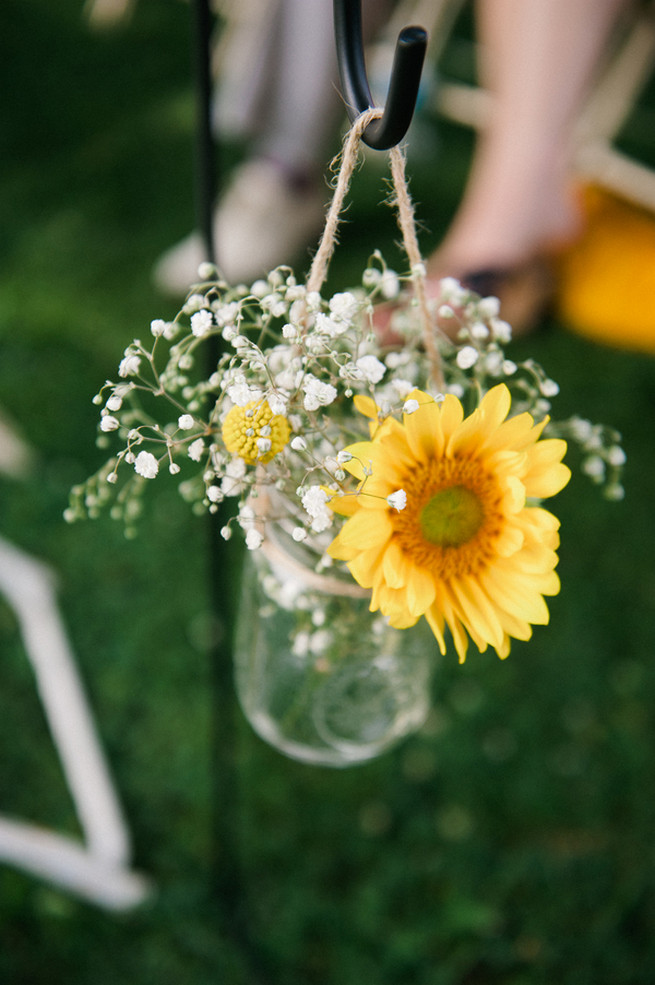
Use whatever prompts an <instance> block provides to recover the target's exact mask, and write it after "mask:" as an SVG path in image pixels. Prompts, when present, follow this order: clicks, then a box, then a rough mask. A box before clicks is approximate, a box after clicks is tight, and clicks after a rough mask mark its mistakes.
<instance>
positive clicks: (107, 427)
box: [100, 414, 120, 431]
mask: <svg viewBox="0 0 655 985" xmlns="http://www.w3.org/2000/svg"><path fill="white" fill-rule="evenodd" d="M119 427H120V422H119V421H118V420H117V418H115V417H112V416H111V414H105V415H104V417H102V418H101V419H100V430H101V431H115V430H116V429H117V428H119Z"/></svg>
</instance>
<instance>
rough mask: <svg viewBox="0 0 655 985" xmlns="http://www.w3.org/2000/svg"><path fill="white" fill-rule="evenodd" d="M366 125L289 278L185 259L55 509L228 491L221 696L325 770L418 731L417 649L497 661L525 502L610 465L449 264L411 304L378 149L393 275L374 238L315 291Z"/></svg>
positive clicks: (509, 616)
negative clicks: (233, 543) (194, 275)
mask: <svg viewBox="0 0 655 985" xmlns="http://www.w3.org/2000/svg"><path fill="white" fill-rule="evenodd" d="M367 122H368V120H367V119H366V118H365V116H364V119H363V120H362V121H361V122H359V123H356V124H355V125H354V126H353V128H352V130H351V131H350V133H349V135H348V138H347V141H346V144H345V146H344V152H343V158H342V163H341V170H340V173H339V179H338V182H337V188H336V191H335V194H334V198H333V201H332V205H331V208H330V211H329V213H328V216H327V220H326V228H325V232H324V235H323V239H322V241H321V243H320V245H319V249H318V252H317V254H316V256H315V258H314V263H313V265H312V269H311V271H310V274H309V276H308V278H307V280H306V281H301V280H298V279H297V277H296V276H295V275H294V273H293V271H292V270H291V269H288V268H279V269H276V270H273V271H271V272H270V273H269V274H268V276H267V277H265V278H263V279H261V280H258V281H257V282H256V283H254V284H251V285H239V286H230V285H228V284H226V283H225V282H224V281H222V280H221V278H220V276H219V275H218V273H217V271H215V270H214V269H213V268H210V267H209V266H208V265H204V267H203V268H201V270H200V271H199V275H200V277H201V281H200V282H199V283H198V284H197V285H196V286H195V287H194V288H193V290H192V292H191V293H190V294H189V296H188V297H187V300H186V302H185V304H184V306H183V308H182V310H181V311H180V312H179V314H178V315H177V316H176V317H175V319H173V320H172V321H165V320H162V319H156V320H154V321H152V323H151V325H150V334H149V338H148V341H147V342H146V341H142V340H141V339H135V340H134V341H132V342H131V343H130V344H129V345H128V346H127V348H126V349H125V352H124V355H123V358H122V360H121V362H120V365H119V367H118V376H117V378H115V379H114V380H111V381H109V380H108V381H107V382H106V383H105V385H104V386H103V387H102V389H101V390H100V392H99V393H98V394H97V395H96V397H95V398H94V401H95V403H96V404H97V405H98V406H99V407H100V408H101V409H100V422H99V430H100V441H101V443H102V444H109V443H111V444H113V445H114V447H115V450H114V452H113V453H112V454H111V456H110V457H109V459H108V460H107V461H106V462H105V463H104V464H103V466H102V467H101V468H100V469H99V471H98V472H97V473H96V474H95V475H93V476H92V477H90V478H89V479H88V480H87V481H86V482H85V483H84V484H82V485H80V486H77V487H75V489H73V491H72V494H71V502H70V506H69V508H68V510H67V512H66V517H67V519H69V520H75V519H78V518H81V517H85V516H91V517H93V516H96V515H98V514H99V513H100V512H101V511H102V510H103V509H104V508H105V507H106V508H108V509H109V510H110V512H111V515H112V516H113V517H115V518H116V519H118V520H120V521H122V522H123V523H124V524H125V528H126V531H127V532H128V534H131V533H133V532H134V529H135V524H136V522H137V519H138V516H139V513H140V511H141V509H142V505H143V493H144V491H145V490H146V488H147V487H148V486H150V485H151V484H152V483H153V482H159V481H161V479H162V476H167V477H168V478H169V480H170V479H171V477H172V478H173V481H176V482H177V483H178V484H179V490H180V493H181V495H182V497H183V499H184V500H185V501H186V502H187V503H188V504H190V506H191V507H192V508H193V509H194V510H195V511H198V512H204V511H207V512H209V513H210V514H212V513H216V512H217V511H218V510H219V507H221V509H222V511H224V509H225V506H224V504H226V503H227V504H229V505H230V506H231V509H230V510H229V514H230V515H229V517H228V519H227V522H226V523H225V524H224V525H223V527H222V529H221V534H222V536H223V537H224V538H225V539H228V538H230V537H232V536H233V535H234V534H235V533H238V534H242V535H243V537H244V539H245V546H246V548H247V549H248V552H249V553H250V554H251V555H252V558H253V560H254V561H255V565H254V569H253V572H254V573H252V578H254V584H255V586H256V589H257V592H258V593H259V594H257V592H255V593H254V594H253V591H252V587H253V586H252V585H250V587H249V589H248V592H247V593H246V594H244V600H245V599H246V598H248V599H253V598H257V600H258V601H257V606H258V609H257V612H256V613H255V614H254V616H253V613H252V612H251V611H248V612H247V613H245V612H244V617H243V619H242V627H241V630H240V632H239V635H238V639H237V683H238V685H239V693H240V696H241V700H242V704H243V706H244V709H245V710H246V713H247V714H248V717H249V718H250V720H251V722H252V723H253V725H254V727H255V728H256V729H257V731H258V732H259V733H260V734H261V735H263V736H264V737H265V738H267V739H268V740H269V741H271V742H272V743H273V744H275V745H276V746H277V747H278V748H280V749H282V750H283V751H284V752H286V753H287V754H289V755H291V756H295V757H297V758H300V759H304V760H307V761H310V762H317V763H324V764H329V765H344V764H347V763H350V762H357V761H360V760H362V759H366V758H370V756H373V755H377V754H378V753H379V752H380V751H381V750H383V749H385V748H387V747H388V746H389V745H390V744H392V743H393V742H395V741H397V739H398V738H399V737H401V736H402V735H405V734H407V733H408V732H411V731H413V730H414V729H416V728H417V727H419V726H420V724H421V723H422V721H423V720H424V718H425V714H426V712H427V709H428V707H429V698H428V692H429V678H430V673H431V669H432V665H433V662H434V661H433V658H434V655H435V653H436V652H440V653H441V654H442V655H445V654H446V653H447V651H448V649H449V648H450V647H451V646H452V648H453V649H454V651H455V653H456V654H457V657H458V659H459V660H460V661H463V660H464V659H465V657H466V655H467V652H468V648H469V644H470V642H472V643H473V644H474V645H475V647H476V648H477V649H478V650H481V651H482V650H485V649H486V648H487V647H492V648H494V649H495V650H496V652H497V653H498V655H499V656H500V657H506V656H507V655H508V653H509V651H510V646H511V640H512V639H520V640H527V639H529V638H530V636H531V633H532V627H533V626H534V625H541V624H545V623H546V622H547V621H548V609H547V604H546V601H545V600H546V598H547V597H549V596H553V595H555V594H556V593H557V592H558V591H559V587H560V586H559V579H558V576H557V574H556V570H555V569H556V566H557V561H558V558H557V547H558V543H559V539H558V537H559V535H558V527H559V523H558V520H557V518H556V517H555V515H554V514H553V513H552V512H550V511H549V510H548V509H546V508H545V507H544V505H543V503H544V501H545V500H548V499H550V498H551V497H552V496H554V495H555V494H556V493H557V492H559V491H560V490H561V489H562V488H563V486H564V485H565V484H566V482H567V481H568V478H569V475H570V472H569V468H568V467H567V465H565V464H564V463H563V458H564V455H565V452H566V450H567V442H575V443H577V444H578V445H579V448H580V450H581V453H582V454H581V468H582V470H583V471H584V472H586V473H587V474H588V475H589V476H590V477H591V478H592V479H593V480H594V481H595V482H596V483H598V484H599V485H601V486H602V487H603V488H604V491H605V494H606V495H608V496H609V497H612V498H620V497H621V496H622V488H621V485H620V472H621V466H622V464H623V461H624V457H625V456H624V453H623V450H622V448H621V446H620V438H619V435H618V434H616V432H615V431H613V430H612V429H611V428H608V427H605V426H603V425H596V424H592V423H591V422H589V421H587V420H584V419H581V418H579V417H574V418H572V419H569V420H564V421H559V420H557V419H553V418H551V416H550V415H551V402H552V400H553V398H554V397H555V396H556V395H557V393H558V386H557V384H556V383H555V382H554V381H553V380H552V379H551V378H550V377H549V376H548V374H547V373H546V372H545V371H544V370H543V369H542V367H541V366H540V365H538V364H537V363H536V362H535V361H534V360H531V359H529V360H526V361H523V362H520V363H517V362H514V361H513V360H512V359H511V358H508V356H507V354H506V351H505V347H506V345H507V343H508V342H509V341H510V338H511V328H510V326H509V325H508V324H507V323H506V322H505V321H503V319H502V317H501V316H502V312H500V311H499V303H498V301H497V299H496V298H482V297H479V296H477V295H475V294H473V293H472V292H471V291H468V290H466V289H464V288H463V287H462V286H461V285H460V284H459V283H457V282H456V281H454V280H451V279H447V280H444V281H443V282H442V284H441V293H440V297H439V299H438V301H430V300H429V299H428V298H427V297H426V293H425V286H424V277H425V269H424V266H423V262H422V259H421V257H420V254H419V251H418V246H417V243H416V235H415V229H414V218H413V209H412V204H411V200H410V198H409V194H408V191H407V185H406V181H405V175H404V161H403V157H402V154H401V152H400V151H399V150H398V149H397V148H394V149H393V150H392V151H391V152H390V157H391V167H392V179H393V186H394V190H395V205H396V207H397V210H398V221H399V225H400V228H401V231H402V234H403V242H404V245H405V250H406V253H407V257H408V268H409V269H408V272H407V273H406V274H401V273H398V272H396V271H394V270H391V269H390V268H389V267H388V266H387V265H386V264H385V261H384V259H383V257H382V256H381V255H380V253H379V252H377V251H375V252H373V254H372V257H371V260H370V262H369V264H368V265H367V267H366V269H365V270H364V271H363V274H362V278H361V283H360V284H358V285H357V286H355V287H353V288H352V289H350V290H347V291H340V292H339V293H335V294H333V295H332V296H326V295H325V293H324V289H323V283H324V280H325V273H326V269H327V264H328V261H329V257H330V255H331V252H332V250H333V249H334V243H335V230H336V224H337V221H338V216H339V213H340V211H341V208H342V206H343V201H344V198H345V195H346V193H347V189H348V184H349V180H350V174H351V173H352V169H353V167H354V161H355V160H356V156H357V146H358V141H359V138H360V136H361V132H362V129H363V126H365V125H366V123H367ZM380 302H392V303H393V308H394V314H393V319H392V328H393V334H392V336H391V337H389V335H388V333H386V337H385V336H383V335H381V334H380V332H379V331H377V330H376V311H377V310H378V305H379V303H380ZM207 352H210V353H212V354H213V355H212V359H211V364H210V365H209V371H208V370H207V367H208V362H209V360H208V356H207ZM221 504H223V505H222V506H221ZM247 577H248V576H247ZM244 606H245V601H244ZM276 619H277V620H278V622H279V624H280V625H279V627H278V629H273V628H272V627H273V623H274V620H276ZM365 620H366V625H365V631H364V632H362V627H363V625H364V621H365ZM264 623H265V624H266V627H267V628H266V631H265V632H261V631H260V632H258V630H257V626H258V625H262V624H264ZM417 625H421V626H423V631H422V632H419V633H418V634H417V631H416V629H415V628H413V627H417ZM355 641H357V642H355ZM430 641H432V642H430Z"/></svg>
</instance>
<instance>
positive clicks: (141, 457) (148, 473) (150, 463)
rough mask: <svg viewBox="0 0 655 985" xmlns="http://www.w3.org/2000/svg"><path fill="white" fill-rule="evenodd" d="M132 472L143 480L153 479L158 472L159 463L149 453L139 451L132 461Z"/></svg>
mask: <svg viewBox="0 0 655 985" xmlns="http://www.w3.org/2000/svg"><path fill="white" fill-rule="evenodd" d="M134 471H135V472H136V473H137V474H138V475H141V476H143V478H144V479H154V478H155V476H156V475H157V473H158V472H159V462H158V461H157V459H156V458H155V456H154V455H152V454H151V453H150V452H149V451H140V452H139V454H138V455H137V456H136V458H135V460H134Z"/></svg>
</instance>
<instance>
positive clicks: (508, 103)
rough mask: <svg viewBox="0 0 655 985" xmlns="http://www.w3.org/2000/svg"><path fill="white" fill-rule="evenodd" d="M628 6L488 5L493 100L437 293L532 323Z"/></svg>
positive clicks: (599, 1) (572, 204) (506, 1)
mask: <svg viewBox="0 0 655 985" xmlns="http://www.w3.org/2000/svg"><path fill="white" fill-rule="evenodd" d="M623 5H624V3H623V0H478V4H477V10H476V16H477V30H478V46H479V56H478V57H479V75H480V81H481V84H482V85H483V86H484V87H485V88H487V89H488V91H489V92H490V93H491V94H492V104H491V110H490V118H489V119H488V121H487V125H486V126H485V127H484V129H483V131H482V132H481V134H480V136H479V138H478V144H477V147H476V152H475V155H474V161H473V165H472V168H471V173H470V176H469V180H468V183H467V186H466V190H465V193H464V197H463V200H462V203H461V205H460V207H459V209H458V212H457V214H456V216H455V219H454V221H453V223H452V226H451V228H450V230H449V232H448V233H447V235H446V237H445V240H444V242H443V243H442V244H441V246H440V248H439V249H438V250H437V252H436V253H435V254H434V255H433V256H432V257H431V258H430V261H429V263H428V275H429V276H430V278H431V279H432V283H431V291H432V293H434V294H436V293H438V278H439V277H443V276H455V277H458V278H460V279H462V280H463V281H465V282H467V283H469V285H470V286H471V287H472V288H473V289H475V290H478V289H480V293H493V294H498V295H500V296H501V301H503V302H504V304H503V309H504V310H503V311H502V312H501V313H502V314H504V317H506V318H507V319H508V320H509V321H513V322H515V323H517V325H516V327H520V323H521V322H525V321H526V320H527V319H529V317H530V314H531V313H534V311H535V309H536V308H538V307H539V305H540V304H541V303H543V301H544V300H545V293H546V292H547V291H548V290H549V286H550V285H549V277H548V275H547V271H546V269H545V266H544V263H543V261H544V258H545V257H547V256H548V255H549V253H551V252H552V251H554V250H555V249H556V248H558V247H561V246H562V245H564V244H567V243H569V242H570V241H572V240H573V239H574V238H575V237H576V235H577V234H578V232H579V228H580V221H581V220H580V216H579V213H578V206H577V203H576V200H575V197H574V194H573V192H572V188H571V178H570V173H569V167H570V158H571V151H572V147H571V144H572V136H573V129H574V124H575V121H576V119H577V116H578V114H579V112H580V110H581V107H582V105H583V101H584V98H585V95H586V93H587V91H588V87H589V86H590V84H591V82H592V79H593V73H594V69H595V68H596V66H597V64H598V62H599V59H600V57H601V55H602V54H603V51H604V50H605V46H606V44H607V41H608V39H609V37H610V33H611V30H612V27H613V26H614V25H615V23H616V18H617V15H618V13H619V11H620V10H621V8H622V7H623Z"/></svg>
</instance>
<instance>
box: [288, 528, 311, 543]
mask: <svg viewBox="0 0 655 985" xmlns="http://www.w3.org/2000/svg"><path fill="white" fill-rule="evenodd" d="M291 536H292V537H293V539H294V540H295V541H296V543H298V544H299V543H300V542H301V541H303V540H306V539H307V531H306V530H305V528H304V527H294V528H293V530H292V531H291Z"/></svg>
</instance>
